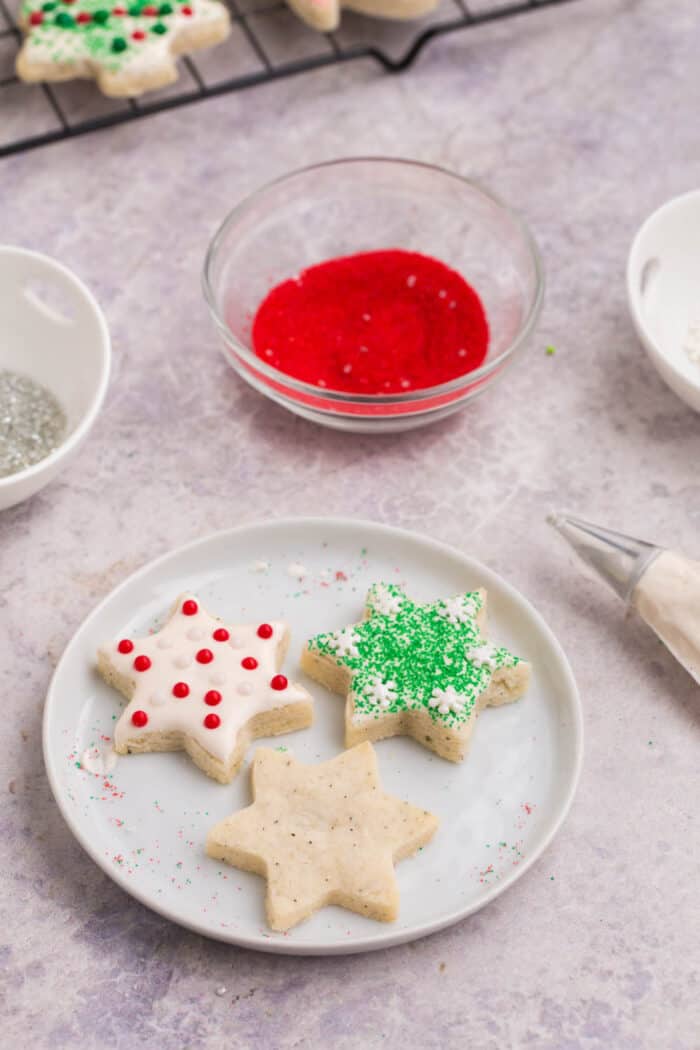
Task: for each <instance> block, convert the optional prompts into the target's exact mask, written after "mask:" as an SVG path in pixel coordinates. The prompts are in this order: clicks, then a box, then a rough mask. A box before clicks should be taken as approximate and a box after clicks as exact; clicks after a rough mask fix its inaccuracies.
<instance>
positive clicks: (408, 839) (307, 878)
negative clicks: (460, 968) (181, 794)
mask: <svg viewBox="0 0 700 1050" xmlns="http://www.w3.org/2000/svg"><path fill="white" fill-rule="evenodd" d="M251 778H252V788H253V798H254V802H253V804H252V805H251V806H248V808H247V809H243V810H240V811H239V812H238V813H234V814H233V816H231V817H228V818H227V819H226V820H222V821H221V823H219V824H217V825H216V827H214V828H212V830H211V831H210V833H209V836H208V838H207V853H208V854H209V856H210V857H214V858H215V859H216V860H223V861H226V862H227V863H228V864H232V865H233V866H234V867H236V868H242V869H243V870H244V871H253V872H255V873H256V874H258V875H263V876H264V877H265V878H266V879H267V902H266V906H267V919H268V922H269V924H270V926H271V927H272V929H273V930H288V929H289V928H290V927H292V926H295V925H296V924H297V923H298V922H301V920H302V919H305V918H307V916H309V915H311V914H312V913H313V912H315V911H317V910H318V909H319V908H323V907H324V906H325V905H327V904H338V905H340V906H341V907H343V908H349V909H350V910H351V911H356V912H359V913H360V915H366V916H367V917H368V918H370V919H380V920H381V921H383V922H391V921H392V920H393V919H395V918H396V916H397V913H398V905H399V893H398V888H397V885H396V876H395V874H394V863H395V862H396V861H397V860H401V859H402V858H403V857H408V856H410V855H411V854H412V853H415V852H416V850H418V849H420V848H421V846H424V845H425V844H426V843H427V842H429V841H430V839H431V838H432V837H433V835H434V833H435V830H436V828H437V823H438V822H437V819H436V817H434V816H433V815H432V814H431V813H427V812H426V811H425V810H423V809H416V807H415V806H411V805H409V803H408V802H401V801H400V800H399V799H397V798H394V797H393V796H392V795H387V794H386V793H385V792H384V791H383V790H382V785H381V783H380V780H379V773H378V770H377V759H376V756H375V754H374V749H373V747H372V745H371V744H360V745H359V746H358V747H355V748H353V749H352V750H351V751H345V752H343V754H341V755H337V756H336V757H335V758H333V759H331V760H330V761H329V762H322V763H321V764H320V765H318V766H304V765H302V764H301V763H300V762H297V761H295V759H294V758H292V756H291V755H289V754H280V753H279V752H277V751H273V750H271V749H270V748H259V749H258V751H256V753H255V757H254V759H253V763H252V766H251Z"/></svg>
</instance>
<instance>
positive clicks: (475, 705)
mask: <svg viewBox="0 0 700 1050" xmlns="http://www.w3.org/2000/svg"><path fill="white" fill-rule="evenodd" d="M365 614H366V618H365V620H364V621H362V622H361V623H357V624H352V625H351V626H349V627H344V628H343V629H342V630H340V631H332V632H329V633H326V634H319V635H317V636H316V637H315V638H312V639H311V640H310V641H309V642H308V643H307V646H306V649H305V650H304V653H303V654H302V660H301V666H302V668H303V669H304V670H305V671H306V673H307V674H308V675H310V676H311V677H312V678H316V679H317V680H318V681H319V682H322V683H323V684H324V685H326V686H327V687H328V688H329V689H332V690H333V691H334V692H336V693H340V694H341V695H343V696H346V697H347V700H346V706H345V745H346V747H352V746H353V745H354V744H357V743H359V742H360V741H362V740H381V739H383V738H384V737H390V736H399V735H408V736H412V737H414V738H415V739H416V740H417V741H418V742H419V743H421V744H423V745H424V746H425V747H427V748H429V749H430V750H431V751H435V752H436V753H437V754H438V755H441V756H442V758H447V759H449V760H450V761H451V762H460V761H461V760H462V759H463V758H464V756H465V755H466V753H467V750H468V747H469V740H470V737H471V733H472V730H473V728H474V723H475V721H476V717H477V715H478V714H479V712H480V711H481V710H482V708H484V707H487V706H488V705H498V704H505V703H509V702H511V701H512V700H517V699H518V698H519V697H521V696H522V695H523V693H524V692H525V689H526V688H527V684H528V679H529V673H530V668H529V665H528V664H526V663H524V662H523V661H522V660H521V659H519V658H518V657H517V656H513V655H512V654H511V653H509V652H508V650H507V649H502V648H498V647H494V646H492V645H489V644H488V643H487V642H486V641H485V639H484V637H483V635H482V630H483V628H484V624H485V618H486V591H484V590H478V591H471V592H469V593H467V594H461V595H457V596H456V597H454V598H449V599H447V600H445V601H442V600H441V601H435V602H431V603H429V604H427V605H421V604H420V603H418V602H414V601H411V599H410V598H408V597H407V595H406V594H404V592H403V591H402V590H401V589H400V588H399V587H396V586H394V585H392V584H382V583H380V584H375V585H374V586H373V587H372V588H371V589H370V591H369V594H368V596H367V607H366V610H365Z"/></svg>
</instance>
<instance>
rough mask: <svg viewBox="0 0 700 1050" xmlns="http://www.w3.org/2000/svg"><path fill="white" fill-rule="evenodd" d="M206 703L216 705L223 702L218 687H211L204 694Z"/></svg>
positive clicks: (211, 705)
mask: <svg viewBox="0 0 700 1050" xmlns="http://www.w3.org/2000/svg"><path fill="white" fill-rule="evenodd" d="M204 703H205V704H209V706H210V707H216V705H217V704H220V703H221V693H220V692H219V690H218V689H210V690H209V692H208V693H205V694H204Z"/></svg>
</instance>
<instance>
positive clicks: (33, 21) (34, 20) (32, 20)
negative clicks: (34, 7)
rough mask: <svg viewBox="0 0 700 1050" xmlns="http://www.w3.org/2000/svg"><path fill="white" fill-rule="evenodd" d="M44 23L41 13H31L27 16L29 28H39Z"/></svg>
mask: <svg viewBox="0 0 700 1050" xmlns="http://www.w3.org/2000/svg"><path fill="white" fill-rule="evenodd" d="M43 21H44V15H43V13H42V12H41V11H32V13H31V14H30V16H29V24H30V26H40V25H41V23H42V22H43Z"/></svg>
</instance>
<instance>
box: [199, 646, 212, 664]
mask: <svg viewBox="0 0 700 1050" xmlns="http://www.w3.org/2000/svg"><path fill="white" fill-rule="evenodd" d="M195 659H196V660H197V663H198V664H210V663H211V662H212V660H213V659H214V654H213V652H212V651H211V649H200V650H199V652H198V653H197V656H196V657H195Z"/></svg>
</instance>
